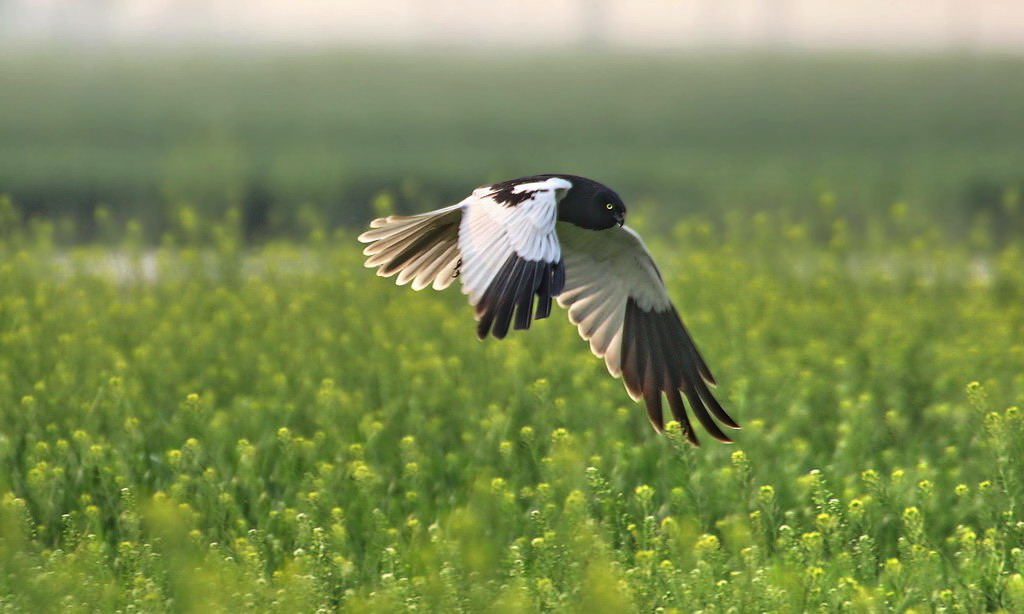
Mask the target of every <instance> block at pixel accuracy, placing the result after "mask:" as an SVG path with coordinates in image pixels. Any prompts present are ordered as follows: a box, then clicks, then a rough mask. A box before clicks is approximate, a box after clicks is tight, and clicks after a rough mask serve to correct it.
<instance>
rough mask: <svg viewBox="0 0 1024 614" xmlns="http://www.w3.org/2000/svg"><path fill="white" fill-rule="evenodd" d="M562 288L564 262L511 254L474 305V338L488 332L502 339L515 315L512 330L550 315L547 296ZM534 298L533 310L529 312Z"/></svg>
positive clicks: (563, 285)
mask: <svg viewBox="0 0 1024 614" xmlns="http://www.w3.org/2000/svg"><path fill="white" fill-rule="evenodd" d="M564 287H565V264H564V263H563V262H562V261H561V260H559V261H558V262H544V261H542V260H525V259H523V258H520V257H519V256H518V255H517V254H514V253H513V254H511V255H509V257H508V258H507V259H506V260H505V263H504V264H502V265H501V268H500V269H498V273H497V274H496V275H495V276H494V279H493V280H491V284H490V285H489V286H488V287H487V290H486V291H484V295H483V297H482V298H481V299H480V301H479V302H478V303H477V305H476V313H477V319H478V320H479V323H478V324H477V329H476V334H477V337H479V338H481V339H484V338H486V337H487V335H488V333H490V334H492V335H494V337H495V338H496V339H504V338H505V336H506V335H507V334H508V330H509V327H510V326H511V325H512V318H513V315H514V316H515V328H516V330H526V329H528V328H530V324H531V322H532V320H533V319H537V320H540V319H542V318H546V317H548V316H549V315H551V299H552V297H554V296H556V295H557V293H558V292H561V291H562V289H563V288H564ZM534 297H537V302H538V305H537V311H536V314H532V313H531V311H533V304H534Z"/></svg>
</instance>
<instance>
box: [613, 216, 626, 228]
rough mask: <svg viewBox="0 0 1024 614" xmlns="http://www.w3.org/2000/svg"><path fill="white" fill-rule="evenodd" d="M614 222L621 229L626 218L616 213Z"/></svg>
mask: <svg viewBox="0 0 1024 614" xmlns="http://www.w3.org/2000/svg"><path fill="white" fill-rule="evenodd" d="M615 221H616V222H618V223H619V228H622V226H623V224H625V223H626V216H624V215H622V214H621V213H616V214H615Z"/></svg>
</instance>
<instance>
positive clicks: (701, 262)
mask: <svg viewBox="0 0 1024 614" xmlns="http://www.w3.org/2000/svg"><path fill="white" fill-rule="evenodd" d="M841 197H842V195H841V194H840V195H838V196H835V195H823V196H822V198H821V203H820V206H819V209H818V210H816V211H815V212H814V214H813V216H808V217H807V218H806V219H796V218H793V219H786V218H785V217H784V216H781V215H772V214H755V215H751V216H747V215H744V216H742V217H740V216H736V217H729V216H726V217H725V218H723V219H722V220H710V219H706V218H703V217H700V216H693V215H691V216H683V217H682V218H681V219H680V220H679V221H678V222H677V223H676V224H675V225H674V226H672V227H671V228H667V229H662V230H661V231H660V232H658V231H656V230H655V229H653V228H651V227H647V226H645V224H644V218H643V216H642V214H640V215H638V216H637V219H635V220H634V222H631V223H635V225H636V226H638V227H639V229H640V230H641V232H645V233H646V234H647V235H648V236H651V240H650V242H649V243H650V247H651V250H652V252H653V253H654V255H655V257H656V259H657V260H658V262H659V265H660V267H661V270H662V272H663V273H664V275H665V278H666V282H667V284H668V286H669V290H670V292H671V294H672V295H673V297H674V298H675V299H676V302H677V305H678V307H679V311H680V313H681V314H682V316H683V318H684V320H685V321H686V323H687V325H688V327H689V328H690V330H691V332H692V333H693V335H694V337H695V339H696V340H697V343H698V344H699V346H700V348H701V350H702V352H703V353H704V355H705V357H706V358H707V360H708V362H709V364H710V366H711V368H712V370H713V371H714V373H715V375H716V378H717V379H718V381H719V382H720V385H719V387H718V395H719V398H720V399H721V400H722V402H723V404H724V405H725V407H726V408H727V409H728V411H729V412H730V414H732V415H733V416H734V417H736V419H737V420H738V421H739V422H740V423H741V424H742V425H743V427H744V428H743V430H741V431H737V432H736V435H735V436H736V439H737V443H736V444H735V445H731V446H727V445H721V444H718V443H715V442H714V441H713V440H711V438H709V437H704V438H703V441H704V444H703V446H702V447H701V448H691V447H689V446H688V445H687V444H686V443H685V441H683V439H682V438H681V436H680V434H679V432H678V430H677V429H675V430H674V429H672V428H670V429H669V432H668V433H667V434H666V435H664V436H659V435H657V434H656V433H655V432H654V431H653V430H652V429H651V427H650V425H649V424H648V422H647V418H646V416H645V412H644V410H643V408H642V406H641V405H638V404H634V403H633V402H632V401H631V400H630V399H629V397H628V396H627V395H626V393H625V390H624V389H623V387H622V384H621V382H619V381H616V380H612V379H611V378H609V377H608V376H607V373H606V372H605V370H604V367H603V365H602V363H601V361H599V360H597V359H595V358H594V357H593V356H591V355H590V352H589V351H588V349H587V346H586V344H585V343H584V342H582V341H580V340H579V339H578V338H577V336H576V332H575V329H574V327H573V326H571V325H570V324H569V323H568V322H567V321H566V319H565V316H564V314H563V313H562V312H561V310H557V309H556V312H555V313H554V314H553V316H552V318H550V319H549V320H546V321H541V322H538V323H536V324H535V326H534V328H533V329H532V330H531V331H529V332H528V333H525V334H521V333H518V332H517V333H515V334H513V335H510V338H508V339H506V340H504V341H502V342H496V341H493V340H488V341H486V342H480V341H477V340H476V338H475V336H474V334H473V331H474V321H473V318H472V312H471V309H470V308H469V307H468V306H467V305H466V304H465V298H464V297H463V296H462V295H461V294H459V293H458V291H456V290H454V288H453V289H451V290H449V291H447V292H445V293H433V292H431V291H424V292H421V293H414V292H412V291H410V290H408V289H407V288H399V287H396V286H395V285H394V284H393V283H392V282H391V281H390V280H381V279H379V278H377V277H375V276H374V274H373V272H372V271H370V270H367V269H365V268H364V267H363V266H362V260H363V258H362V256H361V255H360V246H359V245H358V244H357V243H356V242H355V235H356V234H357V233H358V230H357V229H356V228H351V229H348V230H341V231H337V232H332V233H325V232H323V231H320V230H317V229H316V225H312V226H311V231H310V233H309V236H308V238H307V239H305V240H302V241H292V242H287V243H282V242H268V243H266V244H264V245H262V246H259V247H245V248H244V247H242V242H241V240H240V238H239V236H238V230H237V223H236V220H235V219H234V218H232V216H231V214H230V212H229V214H228V216H227V217H225V218H224V219H222V220H218V221H216V222H208V221H200V220H199V219H197V217H196V215H195V212H194V211H190V210H189V209H187V208H184V209H181V210H180V211H179V212H178V214H177V216H176V217H175V219H176V220H177V222H176V225H175V226H174V228H171V229H169V230H168V231H167V232H166V234H164V235H163V238H162V240H161V242H160V243H159V246H158V247H150V246H145V245H144V244H143V242H141V241H140V240H139V239H138V232H139V230H138V227H137V226H135V225H132V224H129V225H128V227H127V228H116V229H114V230H112V231H111V233H112V235H113V236H114V237H115V239H114V240H115V242H116V245H115V246H113V247H111V246H105V247H76V248H68V247H61V246H60V245H59V243H57V242H55V241H54V240H53V236H54V232H55V229H54V227H53V226H52V225H50V224H48V223H43V222H38V221H36V222H32V221H29V222H25V221H24V220H22V219H21V218H20V217H19V215H18V214H17V213H16V211H17V210H16V209H15V207H14V206H13V204H12V203H11V202H10V201H9V200H3V201H0V610H3V611H12V612H14V611H18V612H45V611H59V612H94V611H118V612H165V611H182V612H193V611H195V612H241V611H278V612H334V611H344V612H396V611H424V612H460V611H462V612H478V611H494V612H534V611H544V612H574V611H586V612H628V611H638V612H653V611H658V612H662V611H663V612H695V611H704V612H792V611H830V612H832V611H834V612H876V611H917V612H931V611H936V612H978V611H986V610H989V611H991V610H1002V611H1007V612H1013V611H1017V612H1019V611H1022V610H1024V576H1022V573H1024V513H1022V509H1021V507H1022V506H1024V416H1022V413H1021V410H1020V408H1019V407H1020V406H1021V405H1024V266H1021V263H1022V262H1024V251H1022V250H1024V243H1022V241H1021V239H1020V237H1013V236H1010V237H1009V238H1006V237H1003V238H999V237H995V236H993V233H992V232H990V229H989V228H987V227H985V226H978V227H977V228H970V229H965V234H966V235H967V236H966V238H964V239H963V240H955V241H954V240H949V239H948V238H947V237H946V235H945V234H944V232H943V231H942V230H940V229H938V228H936V227H934V226H933V225H932V224H930V223H928V222H927V216H926V215H924V214H922V212H921V211H916V210H915V209H914V207H913V206H912V205H907V204H905V203H899V204H896V205H894V206H892V207H891V209H890V210H889V211H888V212H887V213H886V214H884V215H880V216H877V217H875V218H872V221H871V223H870V224H868V225H866V226H864V227H858V228H855V227H854V226H853V225H851V224H850V223H848V221H847V220H846V219H845V218H844V216H843V214H841V213H840V211H841V209H837V208H835V207H834V206H832V202H833V200H834V199H835V198H841ZM1018 200H1019V199H1018V198H1017V196H1016V195H1015V194H1008V195H1007V197H1006V198H1005V200H1004V205H1005V210H1006V215H1007V216H1009V218H1008V219H1017V217H1019V216H1020V215H1021V212H1020V206H1019V205H1018ZM1014 216H1016V217H1014ZM922 220H923V221H922Z"/></svg>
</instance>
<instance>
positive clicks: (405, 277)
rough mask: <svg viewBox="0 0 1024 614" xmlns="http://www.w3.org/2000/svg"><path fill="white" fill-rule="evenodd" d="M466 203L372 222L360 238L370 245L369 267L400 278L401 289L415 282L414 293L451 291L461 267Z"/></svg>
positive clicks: (368, 252) (366, 252)
mask: <svg viewBox="0 0 1024 614" xmlns="http://www.w3.org/2000/svg"><path fill="white" fill-rule="evenodd" d="M461 219H462V203H459V204H457V205H452V206H451V207H445V208H444V209H438V210H437V211H430V212H427V213H421V214H419V215H409V216H398V215H392V216H389V217H382V218H378V219H375V220H373V221H372V222H370V230H367V231H366V232H364V233H363V234H361V235H359V240H360V241H362V242H363V243H369V245H367V246H366V248H365V249H363V254H364V255H366V256H369V257H368V258H367V259H366V266H367V267H370V268H373V267H379V268H378V269H377V275H380V276H381V277H391V276H392V275H394V274H396V273H397V274H398V280H397V282H398V285H404V284H406V283H408V282H409V281H412V289H413V290H422V289H423V288H426V287H427V286H429V285H433V286H434V289H436V290H443V289H444V288H447V287H448V286H449V285H450V284H451V283H452V281H454V280H455V275H456V268H457V267H458V264H459V221H460V220H461Z"/></svg>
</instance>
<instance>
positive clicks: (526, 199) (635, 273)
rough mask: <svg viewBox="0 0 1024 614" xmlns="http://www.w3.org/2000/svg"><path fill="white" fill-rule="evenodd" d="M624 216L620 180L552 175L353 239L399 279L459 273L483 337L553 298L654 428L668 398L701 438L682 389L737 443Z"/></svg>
mask: <svg viewBox="0 0 1024 614" xmlns="http://www.w3.org/2000/svg"><path fill="white" fill-rule="evenodd" d="M625 220H626V206H625V204H624V203H623V201H622V198H620V197H619V195H618V194H617V193H616V192H615V191H614V190H612V189H610V188H608V187H607V186H605V185H603V184H601V183H598V182H597V181H594V180H592V179H587V178H584V177H580V176H576V175H567V174H545V175H532V176H528V177H521V178H518V179H511V180H508V181H501V182H498V183H493V184H488V185H484V186H482V187H479V188H477V189H475V190H473V192H472V193H471V194H470V195H469V196H468V197H466V198H465V199H463V200H462V201H461V202H458V203H456V204H454V205H451V206H448V207H444V208H441V209H437V210H435V211H428V212H426V213H420V214H418V215H409V216H398V215H392V216H388V217H383V218H378V219H375V220H373V221H372V222H370V230H367V231H366V232H363V233H362V234H360V235H359V237H358V239H359V241H360V242H362V243H365V244H367V245H366V247H365V248H364V250H363V254H364V255H365V256H367V259H366V262H365V264H366V266H367V267H368V268H375V269H377V275H379V276H382V277H391V276H394V275H397V276H398V277H397V280H396V281H397V283H398V285H405V284H411V287H412V288H413V290H422V289H423V288H426V287H427V286H432V287H433V288H434V289H436V290H443V289H445V288H447V287H448V286H450V285H451V284H452V283H453V282H454V281H455V280H456V279H458V280H460V281H461V285H462V292H463V293H464V294H466V295H467V296H468V299H469V303H470V305H472V306H473V307H474V310H475V317H476V320H477V336H478V337H479V338H480V339H486V338H487V337H488V335H490V336H492V337H494V338H496V339H503V338H504V337H505V336H506V335H507V334H508V332H509V328H510V327H511V328H512V329H513V330H526V329H529V328H530V324H531V322H532V321H533V320H540V319H543V318H547V317H548V316H550V315H551V308H552V302H553V301H555V302H557V303H558V304H559V305H560V306H561V307H563V308H565V309H566V310H567V311H568V315H569V320H570V321H571V322H572V323H573V324H575V325H576V327H577V329H578V332H579V334H580V336H581V337H582V338H583V339H584V340H586V341H589V342H590V349H591V351H592V352H593V353H594V355H595V356H597V357H599V358H603V359H604V362H605V366H606V367H607V369H608V372H609V374H610V375H611V376H612V377H616V378H617V377H620V376H621V377H622V379H623V382H624V383H625V386H626V390H627V392H628V393H629V395H630V397H632V399H633V400H634V401H639V400H640V399H643V401H644V405H645V406H646V408H647V417H648V418H649V420H650V422H651V425H652V426H653V427H654V429H655V431H657V432H658V433H661V432H663V431H664V429H665V422H664V415H663V404H662V397H663V396H664V397H665V398H666V399H667V400H668V405H669V409H670V410H671V413H672V417H673V418H674V419H675V420H676V421H677V422H678V423H679V424H680V428H681V429H682V431H683V433H684V434H685V436H686V439H687V441H689V442H690V443H691V444H693V445H694V446H698V445H700V442H699V439H698V437H697V434H696V433H695V431H694V429H693V426H692V425H691V423H690V420H689V418H688V416H687V413H686V409H685V406H684V403H683V398H684V397H685V398H686V402H687V403H688V404H689V406H690V410H691V412H692V413H693V415H694V416H696V418H697V421H698V422H700V424H701V425H702V426H703V427H704V429H705V430H706V431H707V432H708V433H709V434H710V435H711V436H712V437H714V438H715V439H717V440H719V441H722V442H724V443H731V442H732V439H731V438H730V437H729V436H728V435H726V434H725V432H724V431H723V430H722V428H721V427H720V426H719V424H718V423H719V422H720V423H722V424H723V425H725V426H726V427H729V428H732V429H738V428H740V426H739V424H737V422H736V421H735V420H733V419H732V417H730V416H729V414H728V413H726V411H725V409H723V407H722V405H721V404H720V403H719V402H718V400H716V398H715V396H714V395H713V394H712V392H711V387H714V386H715V385H716V382H715V378H714V376H712V374H711V371H710V369H708V366H707V363H705V361H704V358H703V357H702V356H701V354H700V352H699V351H698V350H697V346H696V345H695V344H694V342H693V339H692V338H691V336H690V333H689V332H688V331H687V329H686V327H685V326H684V325H683V321H682V319H681V318H680V316H679V313H678V312H677V310H676V308H675V306H674V305H673V304H672V301H671V299H670V298H669V295H668V292H667V290H666V288H665V284H664V281H663V279H662V276H661V272H660V271H659V270H658V267H657V266H656V265H655V263H654V260H653V259H652V257H651V254H650V252H648V250H647V247H646V246H645V245H644V242H643V240H642V239H641V238H640V235H639V234H637V232H636V231H634V230H633V229H632V228H630V227H629V226H626V224H625Z"/></svg>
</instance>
